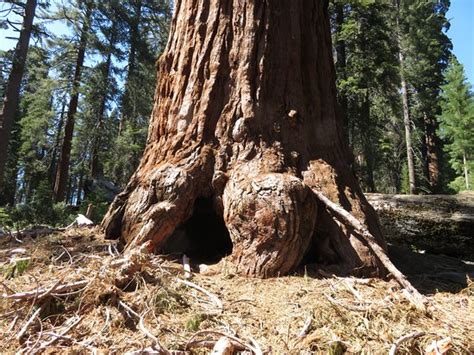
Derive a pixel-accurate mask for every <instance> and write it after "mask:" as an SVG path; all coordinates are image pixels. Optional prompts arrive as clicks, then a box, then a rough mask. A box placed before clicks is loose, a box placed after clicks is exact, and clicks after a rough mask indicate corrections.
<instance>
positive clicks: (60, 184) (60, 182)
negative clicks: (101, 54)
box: [53, 2, 92, 202]
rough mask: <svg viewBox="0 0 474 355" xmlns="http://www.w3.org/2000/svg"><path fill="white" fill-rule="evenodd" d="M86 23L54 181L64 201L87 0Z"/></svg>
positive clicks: (56, 193)
mask: <svg viewBox="0 0 474 355" xmlns="http://www.w3.org/2000/svg"><path fill="white" fill-rule="evenodd" d="M86 6H87V8H86V13H85V17H84V23H83V25H82V29H81V38H80V40H79V48H78V53H77V60H76V68H75V71H74V81H73V84H72V93H71V99H70V101H69V110H68V113H67V117H66V122H65V129H64V138H63V144H62V146H61V153H60V155H59V161H58V168H57V171H56V179H55V183H54V190H53V193H54V200H55V201H56V202H62V201H64V199H65V198H66V190H67V183H68V176H69V163H70V160H71V147H72V137H73V134H74V123H75V116H76V112H77V105H78V103H79V86H80V83H81V73H82V67H83V65H84V57H85V54H86V47H87V37H88V36H89V28H90V17H91V15H92V3H91V2H87V5H86Z"/></svg>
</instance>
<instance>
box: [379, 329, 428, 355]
mask: <svg viewBox="0 0 474 355" xmlns="http://www.w3.org/2000/svg"><path fill="white" fill-rule="evenodd" d="M423 335H425V332H413V333H410V334H407V335H404V336H402V337H401V338H399V339H397V341H395V343H393V344H392V346H391V347H390V351H389V352H388V355H395V354H396V353H397V349H398V347H399V346H400V345H401V344H402V343H403V342H405V341H407V340H410V339H415V338H419V337H422V336H423Z"/></svg>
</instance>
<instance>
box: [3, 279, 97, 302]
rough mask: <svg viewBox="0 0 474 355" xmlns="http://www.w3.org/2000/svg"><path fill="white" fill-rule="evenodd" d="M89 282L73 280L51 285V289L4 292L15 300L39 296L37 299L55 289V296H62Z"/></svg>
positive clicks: (8, 297)
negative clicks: (8, 293)
mask: <svg viewBox="0 0 474 355" xmlns="http://www.w3.org/2000/svg"><path fill="white" fill-rule="evenodd" d="M89 282H90V281H89V280H82V281H77V282H73V283H70V284H66V285H61V286H57V285H56V284H55V285H53V287H50V288H49V289H46V288H40V289H36V290H34V291H27V292H19V293H14V294H12V295H7V294H3V298H6V299H13V300H27V299H31V298H35V297H37V299H40V298H43V297H45V296H47V295H49V294H51V293H52V292H53V291H54V295H55V296H61V294H62V293H64V292H71V291H75V290H78V289H80V288H82V287H84V286H87V285H88V284H89Z"/></svg>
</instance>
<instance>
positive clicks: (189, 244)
mask: <svg viewBox="0 0 474 355" xmlns="http://www.w3.org/2000/svg"><path fill="white" fill-rule="evenodd" d="M161 253H163V254H169V255H175V256H181V255H183V254H186V256H188V257H189V258H190V259H191V262H192V263H194V264H215V263H217V262H219V261H220V260H221V259H222V258H223V257H225V256H227V255H230V254H231V253H232V240H231V239H230V235H229V231H228V230H227V228H226V226H225V223H224V219H223V218H222V216H219V215H218V214H217V213H216V211H215V209H214V206H213V200H212V198H202V197H200V198H197V199H196V201H195V203H194V207H193V214H192V216H191V217H190V218H189V219H188V220H187V221H186V222H184V223H183V224H182V225H180V226H179V227H177V228H176V229H175V231H174V233H173V234H172V235H170V236H169V237H168V238H167V239H166V241H165V243H164V245H163V247H162V250H161Z"/></svg>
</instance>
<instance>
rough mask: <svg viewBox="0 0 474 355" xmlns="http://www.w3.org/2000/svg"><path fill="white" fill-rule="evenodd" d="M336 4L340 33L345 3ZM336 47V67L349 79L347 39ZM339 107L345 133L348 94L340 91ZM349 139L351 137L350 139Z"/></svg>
mask: <svg viewBox="0 0 474 355" xmlns="http://www.w3.org/2000/svg"><path fill="white" fill-rule="evenodd" d="M334 6H335V12H336V32H337V33H340V32H341V29H342V26H343V24H344V5H342V4H341V3H337V4H335V5H334ZM335 48H336V69H337V72H338V73H339V75H340V76H341V78H340V79H343V80H345V79H347V76H346V43H345V41H343V40H341V39H338V40H337V41H336V44H335ZM338 98H339V107H340V109H341V117H342V121H343V124H344V133H345V134H348V132H349V129H348V127H349V123H348V122H347V120H348V116H347V108H348V102H347V96H346V95H345V94H344V93H339V95H338ZM348 140H349V139H348Z"/></svg>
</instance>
